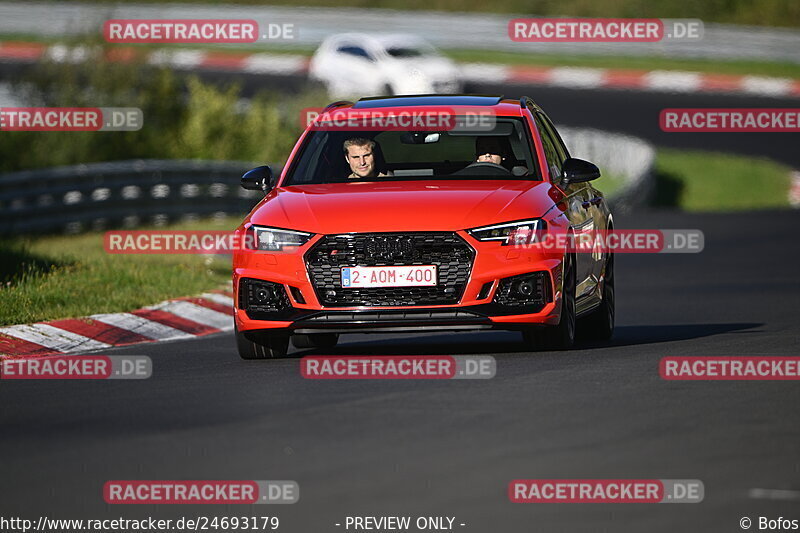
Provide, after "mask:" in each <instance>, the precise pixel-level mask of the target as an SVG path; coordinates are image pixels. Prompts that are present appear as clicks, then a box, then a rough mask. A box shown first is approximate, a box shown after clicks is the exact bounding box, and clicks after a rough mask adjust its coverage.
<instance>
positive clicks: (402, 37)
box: [325, 32, 429, 46]
mask: <svg viewBox="0 0 800 533" xmlns="http://www.w3.org/2000/svg"><path fill="white" fill-rule="evenodd" d="M325 40H326V41H329V42H336V41H339V40H342V41H344V40H351V41H359V40H360V41H367V42H369V41H372V43H373V44H380V45H383V46H386V45H389V44H392V45H399V44H424V45H429V43H428V41H427V40H425V39H424V38H423V37H422V36H420V35H415V34H413V33H358V32H349V33H337V34H335V35H331V36H329V37H328V38H327V39H325Z"/></svg>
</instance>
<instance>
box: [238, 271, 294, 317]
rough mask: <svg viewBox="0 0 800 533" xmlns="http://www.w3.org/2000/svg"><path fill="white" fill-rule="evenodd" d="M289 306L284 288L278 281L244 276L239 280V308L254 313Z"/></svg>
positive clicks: (275, 310)
mask: <svg viewBox="0 0 800 533" xmlns="http://www.w3.org/2000/svg"><path fill="white" fill-rule="evenodd" d="M288 307H291V303H289V296H288V295H287V294H286V289H284V287H283V285H281V284H279V283H273V282H271V281H264V280H260V279H251V278H244V279H242V280H241V281H240V282H239V308H240V309H244V310H246V311H248V313H249V312H251V311H252V312H255V313H270V312H277V311H280V310H282V309H286V308H288Z"/></svg>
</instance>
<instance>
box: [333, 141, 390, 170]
mask: <svg viewBox="0 0 800 533" xmlns="http://www.w3.org/2000/svg"><path fill="white" fill-rule="evenodd" d="M378 154H380V145H379V144H378V143H377V142H375V141H373V140H371V139H365V138H363V137H353V138H351V139H347V140H346V141H345V142H344V158H345V160H347V163H348V164H349V165H350V170H352V172H351V173H350V175H349V176H347V177H348V178H350V179H359V178H376V177H377V178H380V177H387V176H391V175H392V173H391V172H389V171H387V172H385V173H384V172H380V170H379V168H378V166H377V164H376V155H378Z"/></svg>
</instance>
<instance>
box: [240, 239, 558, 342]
mask: <svg viewBox="0 0 800 533" xmlns="http://www.w3.org/2000/svg"><path fill="white" fill-rule="evenodd" d="M454 234H457V235H458V237H459V238H460V239H462V240H463V241H464V242H465V243H466V244H468V246H469V247H471V248H472V249H473V250H474V254H473V257H472V259H471V260H472V265H471V268H470V270H469V273H468V275H467V278H466V279H465V283H464V285H463V290H461V289H462V287H459V289H460V290H459V295H458V298H457V299H456V300H454V301H453V302H448V304H447V305H385V306H363V305H360V306H359V305H356V306H349V307H344V306H333V305H325V303H324V302H321V301H320V298H319V296H320V294H321V291H320V287H319V286H316V287H315V285H314V282H313V280H312V278H313V276H310V275H309V266H308V262H307V260H308V257H309V251H312V250H314V249H315V248H314V247H315V245H316V244H317V243H318V242H320V240H321V239H323V238H324V237H326V236H323V235H316V236H315V237H314V238H312V240H310V241H309V242H308V243H306V244H305V245H303V246H301V247H299V248H295V249H294V250H287V251H285V252H282V253H268V252H260V251H237V252H236V253H235V254H234V274H233V283H234V289H235V292H234V294H235V295H236V298H235V300H236V312H235V322H236V327H237V328H238V329H239V331H247V330H256V329H275V328H282V329H288V330H291V331H293V332H295V333H304V334H307V333H322V332H331V333H333V332H336V333H348V332H349V333H364V332H376V333H378V332H424V331H458V330H479V329H510V330H513V329H520V328H522V327H526V326H530V325H554V324H557V323H558V321H559V313H560V309H561V292H560V289H561V268H562V262H563V252H559V251H556V250H548V251H542V250H538V249H525V248H515V247H509V246H501V245H500V244H499V243H497V242H479V241H476V240H475V239H474V238H472V237H471V236H469V235H468V234H467V233H466V232H454ZM530 275H534V276H535V278H536V279H537V280H540V281H537V283H539V285H537V287H539V289H538V290H540V291H541V290H543V291H544V293H545V294H543V295H540V296H541V298H538V299H537V301H536V302H535V303H531V301H530V300H525V299H524V298H523V301H522V302H520V301H519V299H518V298H517V299H515V297H514V294H515V291H516V289H517V286H516V285H515V286H514V287H513V288H514V290H510V289H509V287H510V286H511V285H509V284H512V283H514V282H513V281H509V280H512V279H513V280H520V279H523V278H520V276H523V277H524V279H528V276H530ZM259 281H264V282H269V283H270V284H274V285H272V286H273V287H274V292H275V293H276V294H278V297H279V299H280V301H281V303H280V304H278V305H276V306H267V307H263V306H262V307H259V306H254V305H253V303H252V300H251V299H249V298H252V297H250V296H248V295H251V294H253V290H252V287H254V286H258V285H251V284H252V283H256V284H257V283H258V282H259ZM318 283H319V282H318ZM345 290H346V289H345ZM323 297H324V294H323Z"/></svg>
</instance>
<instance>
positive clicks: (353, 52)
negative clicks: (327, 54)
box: [336, 45, 372, 61]
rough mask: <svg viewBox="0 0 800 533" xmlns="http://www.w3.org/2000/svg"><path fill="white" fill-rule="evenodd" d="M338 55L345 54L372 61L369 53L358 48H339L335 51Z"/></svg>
mask: <svg viewBox="0 0 800 533" xmlns="http://www.w3.org/2000/svg"><path fill="white" fill-rule="evenodd" d="M336 51H337V52H339V53H340V54H347V55H351V56H356V57H361V58H364V59H368V60H370V61H372V56H371V55H369V53H368V52H367V51H366V50H364V49H363V48H361V47H360V46H347V45H345V46H340V47H339V48H338V49H337V50H336Z"/></svg>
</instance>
